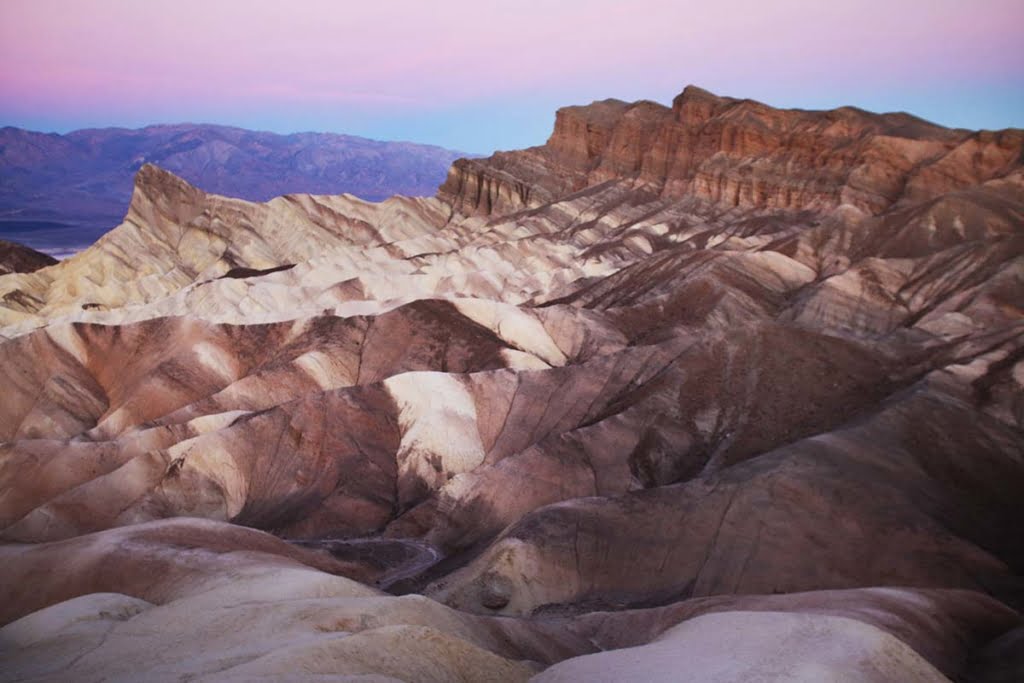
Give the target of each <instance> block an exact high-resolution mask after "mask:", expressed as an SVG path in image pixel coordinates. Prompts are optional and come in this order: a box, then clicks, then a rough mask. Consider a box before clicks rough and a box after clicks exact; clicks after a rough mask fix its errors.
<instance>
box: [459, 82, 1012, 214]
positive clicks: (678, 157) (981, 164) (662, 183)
mask: <svg viewBox="0 0 1024 683" xmlns="http://www.w3.org/2000/svg"><path fill="white" fill-rule="evenodd" d="M1022 152H1024V131H1021V130H1016V129H1014V130H1004V131H981V132H972V131H965V130H949V129H946V128H942V127H940V126H936V125H934V124H931V123H928V122H926V121H923V120H921V119H917V118H915V117H913V116H910V115H908V114H881V115H880V114H872V113H869V112H866V111H862V110H859V109H855V108H852V107H846V108H843V109H836V110H833V111H802V110H780V109H774V108H772V107H768V106H766V105H763V104H760V103H758V102H754V101H752V100H737V99H733V98H727V97H718V96H715V95H713V94H711V93H709V92H707V91H705V90H701V89H700V88H696V87H693V86H691V87H688V88H686V89H685V90H684V91H683V92H682V93H681V94H680V95H679V96H677V97H676V98H675V99H674V100H673V102H672V106H671V107H665V106H662V105H659V104H656V103H654V102H637V103H633V104H627V103H625V102H621V101H619V100H604V101H602V102H595V103H593V104H591V105H588V106H584V107H566V108H564V109H560V110H559V111H558V113H557V115H556V118H555V130H554V133H552V135H551V137H550V138H549V139H548V142H547V144H545V145H544V146H542V147H535V148H532V149H529V150H524V151H522V152H512V153H500V154H497V155H495V156H494V157H491V158H489V159H480V160H461V161H459V162H457V163H456V164H455V165H454V166H453V168H452V171H451V172H450V173H449V177H448V180H447V181H446V183H445V184H444V185H443V186H442V188H441V196H442V197H444V198H447V199H448V200H449V201H451V202H452V203H453V204H454V205H455V206H456V207H457V208H459V209H460V210H462V211H464V212H478V213H484V214H492V213H497V214H500V213H507V212H508V211H510V210H517V209H522V208H529V207H531V206H535V205H537V204H538V203H543V202H544V201H545V200H550V199H551V198H552V197H557V196H562V195H564V194H566V193H568V192H575V191H579V190H582V189H584V188H587V187H591V186H594V185H598V184H600V183H603V182H606V181H613V180H622V179H625V180H628V181H630V182H631V183H632V184H633V186H634V187H636V188H638V189H640V188H642V189H643V190H645V191H650V192H654V193H657V194H658V195H659V196H661V197H664V198H683V197H693V198H697V199H702V200H706V201H708V202H712V203H715V204H718V205H722V206H727V207H740V208H744V209H790V210H805V209H809V210H815V211H827V210H831V209H835V208H836V207H838V206H840V205H844V204H845V205H849V206H852V207H855V208H857V209H859V210H861V211H863V212H866V213H869V214H877V213H880V212H882V211H884V210H886V209H888V208H890V207H892V206H893V205H895V204H898V203H900V202H915V201H922V200H927V199H931V198H934V197H937V196H939V195H941V194H944V193H947V192H951V191H954V190H958V189H964V188H967V187H972V186H975V185H978V184H981V183H983V182H985V181H988V180H992V179H994V178H999V177H1002V176H1004V175H1006V174H1008V173H1009V172H1011V171H1012V170H1013V169H1015V168H1019V166H1020V163H1021V154H1022ZM538 185H539V186H540V187H541V188H543V190H542V191H541V192H540V193H538V192H537V190H536V189H533V190H532V191H531V190H530V189H529V188H533V187H535V186H538Z"/></svg>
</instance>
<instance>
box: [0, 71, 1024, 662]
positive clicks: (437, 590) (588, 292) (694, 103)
mask: <svg viewBox="0 0 1024 683" xmlns="http://www.w3.org/2000/svg"><path fill="white" fill-rule="evenodd" d="M1022 149H1024V132H1022V131H1020V130H1006V131H961V130H948V129H944V128H941V127H939V126H935V125H933V124H930V123H927V122H924V121H921V120H919V119H916V118H914V117H911V116H909V115H906V114H872V113H868V112H864V111H860V110H856V109H853V108H843V109H839V110H835V111H828V112H809V111H796V110H777V109H773V108H770V107H767V106H766V105H763V104H759V103H756V102H751V101H749V100H738V99H733V98H726V97H718V96H715V95H712V94H710V93H707V92H706V91H703V90H700V89H698V88H693V87H690V88H687V89H686V90H685V91H684V92H683V93H682V94H681V95H679V96H678V97H677V98H676V99H675V101H674V102H673V105H672V106H671V107H665V106H662V105H659V104H655V103H651V102H640V103H635V104H627V103H623V102H619V101H615V100H607V101H603V102H597V103H594V104H592V105H589V106H585V107H569V108H566V109H563V110H560V111H559V113H558V116H557V119H556V124H555V130H554V133H553V134H552V136H551V138H550V140H549V141H548V142H547V144H546V145H544V146H541V147H536V148H532V149H528V150H523V151H518V152H502V153H498V154H495V155H494V156H492V157H490V158H488V159H473V160H459V161H457V162H456V163H455V164H453V166H452V168H451V170H450V172H449V175H448V179H447V180H446V181H445V183H444V184H443V185H442V186H441V188H440V190H439V192H438V194H437V196H436V197H433V198H406V197H394V198H391V199H389V200H386V201H384V202H380V203H370V202H364V201H362V200H359V199H356V198H355V197H352V196H347V195H341V196H321V195H288V196H284V197H279V198H276V199H272V200H270V201H267V202H262V203H255V202H249V201H244V200H240V199H231V198H228V197H223V196H219V195H214V194H209V193H207V192H204V191H203V190H201V189H199V188H197V187H195V186H193V185H191V184H189V183H187V182H185V181H184V180H182V179H181V178H178V177H177V176H175V175H173V174H171V173H169V172H167V171H165V170H162V169H160V168H157V167H156V166H144V167H143V168H142V169H140V171H139V173H138V174H137V177H136V185H135V190H134V193H133V197H132V202H131V206H130V208H129V211H128V214H127V216H126V217H125V220H124V222H123V223H122V224H121V225H119V226H118V227H117V228H115V229H113V230H112V231H110V232H109V233H108V234H107V235H106V236H105V237H104V238H103V239H101V240H100V241H99V242H98V243H97V244H96V245H94V246H93V247H91V248H90V249H88V250H86V251H84V252H82V253H81V254H78V255H76V256H74V257H72V258H70V259H67V260H65V261H63V262H61V263H59V264H56V265H51V266H48V267H45V268H41V269H39V270H36V271H34V272H31V273H12V274H7V275H4V276H2V277H0V335H2V342H0V383H2V385H3V386H4V387H6V388H5V395H4V401H3V402H0V441H2V443H0V540H2V541H3V545H0V556H2V558H3V562H2V563H0V577H2V578H0V585H2V586H4V587H14V588H9V589H8V593H7V594H6V597H5V598H4V599H0V604H3V605H4V609H5V610H6V611H5V612H4V613H3V614H4V616H3V620H4V621H5V622H8V625H7V626H5V627H4V629H3V631H0V638H2V643H3V644H2V645H0V664H2V665H0V670H3V671H5V672H6V671H13V672H16V673H15V674H13V675H12V676H11V677H12V678H14V679H22V678H32V677H35V678H34V680H36V679H37V680H59V679H61V678H62V677H64V678H66V677H67V675H69V672H71V671H72V668H73V670H74V671H75V672H76V675H81V676H85V677H87V678H96V679H102V678H110V677H117V676H122V677H133V676H134V677H136V678H138V677H144V678H146V679H147V680H164V679H167V680H172V679H173V680H179V679H180V678H181V677H182V676H190V677H192V678H194V679H197V680H207V679H213V678H217V679H218V680H261V679H274V680H305V679H307V678H312V677H314V676H322V675H328V674H334V675H339V676H340V675H344V676H352V677H355V676H361V677H364V678H362V679H361V680H394V679H397V680H438V681H447V680H460V679H461V680H527V679H529V678H531V677H536V678H535V680H538V681H566V680H582V679H587V680H627V679H628V680H632V679H636V680H641V679H642V680H663V679H664V680H667V678H666V677H669V678H671V677H672V676H674V675H675V674H676V673H677V672H678V670H679V669H680V667H683V666H687V667H690V670H692V671H693V672H694V676H696V677H697V678H699V679H700V680H714V681H728V680H738V679H746V678H758V679H759V680H820V679H821V678H823V677H826V678H827V677H829V676H831V677H833V678H836V679H839V678H842V679H844V680H878V681H882V680H894V679H899V680H921V681H942V680H948V679H952V680H965V681H968V680H969V681H1002V680H1015V679H1016V678H1019V676H1020V675H1021V674H1022V669H1021V667H1022V666H1024V661H1022V660H1021V658H1020V657H1017V656H1015V655H1012V652H1013V650H1014V648H1015V644H1016V643H1018V642H1019V639H1020V637H1019V634H1020V632H1021V628H1022V627H1021V616H1020V610H1022V609H1024V548H1022V546H1021V544H1020V542H1019V538H1018V537H1019V533H1018V531H1019V530H1018V526H1019V520H1020V519H1021V518H1022V516H1024V495H1022V492H1024V445H1022V444H1024V399H1022V397H1024V160H1022V156H1021V155H1022ZM275 536H277V537H278V538H275ZM280 538H284V539H287V540H290V541H295V543H292V544H288V543H284V542H283V541H281V540H279V539H280ZM331 553H334V554H333V555H332V554H331ZM410 558H411V559H410ZM154 576H158V577H159V578H156V579H154V578H153V577H154ZM342 577H347V578H342ZM369 584H377V585H379V586H386V587H387V588H388V589H389V590H390V591H391V593H392V594H391V595H388V594H385V593H382V592H380V591H379V590H377V589H376V588H371V587H370V586H369ZM25 586H31V587H32V590H30V591H28V590H21V588H22V587H25ZM155 634H159V635H160V637H161V638H165V639H166V638H172V639H174V642H176V643H179V645H180V648H179V650H177V651H176V652H175V653H174V655H173V656H171V655H170V654H168V655H167V656H162V655H161V656H158V657H143V656H142V655H141V654H140V653H142V652H149V651H151V650H153V649H155V648H154V645H153V639H154V638H155V637H156V635H155ZM400 643H401V646H399V644H400ZM1008 653H1011V654H1008ZM298 671H302V672H304V673H302V674H298V673H296V672H298ZM307 674H308V676H307ZM289 677H290V678H289ZM373 677H376V678H373Z"/></svg>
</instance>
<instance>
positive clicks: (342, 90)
mask: <svg viewBox="0 0 1024 683" xmlns="http://www.w3.org/2000/svg"><path fill="white" fill-rule="evenodd" d="M283 7H284V6H283V5H280V4H277V3H273V2H269V1H254V2H246V3H242V2H236V1H233V0H223V1H221V2H209V1H207V2H198V1H196V0H183V1H182V2H179V3H176V4H175V6H174V9H173V12H171V11H168V10H167V9H165V8H162V7H158V6H156V5H153V4H149V3H130V2H123V1H121V0H84V1H82V2H77V3H74V4H61V3H58V2H55V0H34V1H33V2H27V1H25V0H9V1H7V2H5V3H3V5H2V6H0V93H2V94H3V95H4V96H3V97H2V98H0V123H3V124H5V125H12V126H17V127H19V128H26V129H30V130H39V131H44V132H51V131H52V132H59V133H64V132H68V131H71V130H77V129H82V128H106V127H127V128H138V127H143V126H146V125H152V124H160V123H179V122H186V121H189V122H198V123H210V124H216V125H231V126H237V127H240V128H247V129H254V130H265V131H269V132H275V133H281V134H290V133H295V132H327V133H339V134H348V135H356V136H360V137H366V138H370V139H377V140H403V141H410V142H417V143H425V144H434V145H438V146H442V147H446V148H449V149H456V150H461V151H466V152H470V153H488V152H490V151H492V150H494V149H515V148H521V147H527V146H531V145H536V144H541V143H543V142H544V140H545V139H546V137H547V135H548V134H549V133H550V129H551V124H552V121H553V116H554V111H555V110H556V109H557V108H558V107H560V106H565V105H572V104H585V103H588V102H590V101H593V100H599V99H605V98H608V97H615V98H619V99H623V100H627V101H630V100H637V99H650V100H654V101H657V102H662V103H668V102H669V101H671V99H672V97H673V96H675V95H676V94H677V93H678V92H679V91H681V89H682V88H683V87H684V86H685V85H687V84H691V83H692V84H696V85H699V86H700V87H703V88H706V89H708V90H711V91H713V92H715V93H717V94H721V95H728V96H733V97H749V98H752V99H756V100H760V101H763V102H765V103H767V104H770V105H772V106H776V107H786V108H805V109H828V108H833V107H837V106H843V105H853V106H857V107H861V108H863V109H868V110H872V111H879V112H887V111H906V112H909V113H911V114H913V115H915V116H919V117H921V118H924V119H927V120H930V121H933V122H935V123H938V124H941V125H944V126H949V127H959V128H972V129H976V128H1006V127H1019V126H1024V50H1022V49H1021V48H1020V44H1019V30H1018V27H1019V26H1021V25H1024V5H1022V4H1021V3H1019V2H1016V1H1011V0H987V1H986V2H978V3H962V2H956V1H955V0H907V1H905V2H901V3H891V2H881V1H880V0H862V1H855V0H843V1H842V2H835V3H829V4H827V5H824V4H821V5H808V4H807V3H805V2H800V1H799V0H778V1H777V2H772V3H760V2H757V3H755V2H752V1H748V0H741V1H740V2H737V3H732V4H730V5H728V6H726V5H709V4H708V3H704V2H700V3H698V2H662V1H657V0H640V1H638V2H635V3H632V4H630V5H629V6H628V7H627V6H625V5H622V4H621V3H616V2H607V1H604V0H599V1H595V2H587V3H583V2H580V1H579V0H573V1H571V2H563V3H558V4H557V6H551V4H550V3H544V2H540V1H539V0H532V1H520V2H514V3H513V2H504V1H499V2H489V3H488V2H472V3H470V2H465V1H464V0H458V1H452V2H445V3H440V4H433V5H423V4H420V3H414V2H410V1H408V0H395V1H392V2H379V3H374V4H372V5H364V4H359V5H353V4H351V3H333V2H326V1H324V0H306V1H305V2H298V3H292V4H290V5H288V11H287V12H286V11H284V10H283Z"/></svg>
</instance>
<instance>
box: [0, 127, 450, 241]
mask: <svg viewBox="0 0 1024 683" xmlns="http://www.w3.org/2000/svg"><path fill="white" fill-rule="evenodd" d="M461 156H465V155H464V154H463V153H461V152H456V151H452V150H448V149H444V148H441V147H435V146H431V145H421V144H415V143H411V142H382V141H378V140H370V139H366V138H361V137H356V136H352V135H342V134H335V133H294V134H290V135H281V134H277V133H270V132H261V131H251V130H246V129H242V128H233V127H228V126H218V125H210V124H187V123H186V124H172V125H153V126H147V127H145V128H140V129H128V128H98V129H97V128H93V129H83V130H77V131H73V132H71V133H67V134H64V135H60V134H56V133H38V132H34V131H28V130H23V129H20V128H14V127H5V128H0V237H5V238H8V239H13V240H15V241H17V242H21V243H24V244H27V245H29V246H31V247H33V248H35V249H42V250H45V251H49V252H51V253H55V252H61V251H64V250H68V251H74V250H77V249H79V248H82V247H83V246H86V245H88V244H91V243H92V242H93V241H95V239H96V238H97V237H99V235H101V234H102V233H103V232H105V231H107V230H109V229H110V228H112V227H114V226H115V225H117V224H118V223H119V222H120V221H121V218H122V217H123V216H124V213H125V211H126V209H127V207H128V201H129V199H130V197H131V191H132V178H133V177H134V175H135V173H136V171H138V170H139V168H141V167H142V165H143V164H145V163H155V164H158V165H159V166H161V167H162V168H166V169H167V170H170V171H172V172H173V173H175V174H177V175H179V176H181V177H182V178H185V179H186V180H188V181H189V182H192V183H194V184H195V185H197V186H199V187H201V188H203V189H204V190H205V191H207V192H211V193H215V194H224V195H230V196H234V197H241V198H244V199H249V200H253V201H265V200H267V199H270V198H272V197H275V196H280V195H284V194H291V193H297V192H302V193H310V194H341V193H350V194H354V195H356V196H358V197H361V198H363V199H369V200H380V199H384V198H386V197H389V196H391V195H393V194H403V195H413V196H416V195H432V194H434V192H435V191H436V190H437V187H438V185H440V184H441V182H442V181H443V180H444V179H445V174H446V173H447V171H448V168H449V166H450V165H451V163H452V162H453V161H454V160H455V159H457V158H459V157H461Z"/></svg>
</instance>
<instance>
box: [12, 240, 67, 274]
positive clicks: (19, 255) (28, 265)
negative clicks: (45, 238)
mask: <svg viewBox="0 0 1024 683" xmlns="http://www.w3.org/2000/svg"><path fill="white" fill-rule="evenodd" d="M56 262H57V259H55V258H53V257H52V256H49V255H48V254H44V253H42V252H38V251H36V250H35V249H29V248H28V247H26V246H24V245H21V244H17V243H15V242H8V241H7V240H0V275H6V274H8V273H31V272H32V271H35V270H39V269H40V268H45V267H46V266H52V265H53V264H54V263H56Z"/></svg>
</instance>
